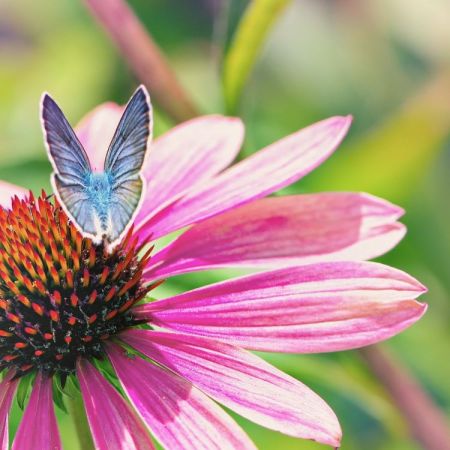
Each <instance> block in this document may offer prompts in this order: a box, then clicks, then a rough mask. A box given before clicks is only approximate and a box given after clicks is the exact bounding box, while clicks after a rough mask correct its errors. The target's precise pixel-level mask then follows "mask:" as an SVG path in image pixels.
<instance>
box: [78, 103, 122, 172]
mask: <svg viewBox="0 0 450 450" xmlns="http://www.w3.org/2000/svg"><path fill="white" fill-rule="evenodd" d="M124 109H125V108H124V107H123V106H119V105H117V104H116V103H111V102H108V103H103V104H102V105H99V106H97V108H95V109H94V110H92V111H91V112H90V113H89V114H88V115H86V116H85V117H84V118H83V119H82V120H81V122H80V123H79V124H78V125H77V127H76V128H75V132H76V134H77V136H78V139H79V140H80V142H81V144H82V145H83V147H84V149H85V150H86V153H87V154H88V156H89V160H90V162H91V166H92V168H93V169H94V170H95V171H98V172H100V171H102V170H103V165H104V162H105V156H106V152H107V150H108V147H109V144H110V143H111V139H112V137H113V135H114V132H115V131H116V128H117V125H118V124H119V121H120V118H121V117H122V113H123V111H124Z"/></svg>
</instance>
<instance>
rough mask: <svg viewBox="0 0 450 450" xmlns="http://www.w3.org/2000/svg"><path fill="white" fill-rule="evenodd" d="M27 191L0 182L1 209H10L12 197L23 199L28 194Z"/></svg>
mask: <svg viewBox="0 0 450 450" xmlns="http://www.w3.org/2000/svg"><path fill="white" fill-rule="evenodd" d="M28 192H29V191H28V190H27V189H24V188H22V187H19V186H16V185H15V184H11V183H7V182H6V181H0V206H2V207H3V208H10V207H11V199H12V198H13V197H14V196H17V197H19V198H24V197H25V196H26V195H27V194H28Z"/></svg>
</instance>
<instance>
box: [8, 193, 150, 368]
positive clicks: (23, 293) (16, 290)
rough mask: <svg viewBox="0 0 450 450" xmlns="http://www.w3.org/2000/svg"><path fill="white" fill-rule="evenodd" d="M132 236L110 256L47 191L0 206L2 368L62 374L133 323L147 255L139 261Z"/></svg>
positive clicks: (142, 290) (97, 353) (94, 355)
mask: <svg viewBox="0 0 450 450" xmlns="http://www.w3.org/2000/svg"><path fill="white" fill-rule="evenodd" d="M130 236H131V232H130V233H129V234H128V236H127V237H126V238H125V239H124V240H123V242H122V243H121V244H120V245H118V246H116V247H115V248H114V249H113V250H112V251H109V250H108V249H107V247H106V246H105V245H103V244H100V245H96V244H94V242H93V241H92V240H91V239H88V238H84V237H83V236H82V235H81V234H80V232H79V231H78V230H77V229H76V227H75V226H74V225H73V224H72V223H70V221H69V220H68V218H67V216H66V214H65V213H64V211H63V210H62V209H61V207H60V206H59V205H57V204H53V203H51V202H50V201H48V200H47V198H46V196H45V194H43V195H42V196H41V197H40V198H39V199H37V200H35V199H34V198H33V197H32V196H31V195H30V197H29V198H28V199H26V200H19V199H17V198H15V199H13V201H12V208H11V209H10V210H5V209H3V208H1V207H0V370H2V369H4V368H7V367H9V368H14V369H15V370H16V372H17V374H18V375H23V374H24V373H26V372H28V371H31V370H34V369H38V370H41V371H46V372H50V373H59V374H60V375H61V376H63V375H64V376H65V375H67V374H70V373H72V372H73V371H74V370H75V365H76V361H77V358H79V357H80V356H81V357H88V358H99V357H101V356H102V354H103V342H104V341H105V340H107V339H109V338H111V337H112V336H114V335H116V334H117V333H118V332H120V331H121V330H123V329H124V328H127V327H130V326H132V325H135V324H136V321H135V319H134V318H133V316H132V314H131V313H130V308H131V306H133V305H134V304H135V303H136V302H138V301H139V300H141V299H142V298H143V297H144V296H145V295H146V293H147V292H148V290H149V288H145V287H144V286H143V284H142V282H141V276H142V271H143V268H144V266H145V262H146V260H147V258H148V255H146V256H145V257H144V258H142V259H140V260H139V259H138V257H137V254H138V251H137V249H136V245H135V244H134V245H133V244H131V243H130Z"/></svg>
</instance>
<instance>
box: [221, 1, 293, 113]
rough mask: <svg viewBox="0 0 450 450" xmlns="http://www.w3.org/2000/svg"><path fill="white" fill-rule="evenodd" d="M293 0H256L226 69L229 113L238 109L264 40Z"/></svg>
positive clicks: (226, 99) (239, 27)
mask: <svg viewBox="0 0 450 450" xmlns="http://www.w3.org/2000/svg"><path fill="white" fill-rule="evenodd" d="M290 1H291V0H253V1H252V2H250V4H249V6H248V8H247V10H246V12H245V14H244V16H243V18H242V20H241V22H240V24H239V26H238V29H237V31H236V34H235V37H234V39H233V42H232V44H231V47H230V49H229V50H228V53H227V55H226V58H225V63H224V68H223V87H224V96H225V102H226V109H227V111H228V113H233V112H234V111H235V110H236V107H237V104H238V102H239V98H240V95H241V91H242V88H243V87H244V84H245V81H246V80H247V78H248V76H249V74H250V71H251V69H252V67H253V65H254V64H255V62H256V58H257V56H258V53H259V51H260V50H261V46H262V45H263V43H264V39H265V37H266V36H267V34H268V33H269V31H270V29H271V27H272V25H273V24H274V23H275V21H276V19H277V18H278V16H279V15H280V14H281V13H282V12H283V10H284V8H285V7H286V6H287V5H288V4H289V3H290Z"/></svg>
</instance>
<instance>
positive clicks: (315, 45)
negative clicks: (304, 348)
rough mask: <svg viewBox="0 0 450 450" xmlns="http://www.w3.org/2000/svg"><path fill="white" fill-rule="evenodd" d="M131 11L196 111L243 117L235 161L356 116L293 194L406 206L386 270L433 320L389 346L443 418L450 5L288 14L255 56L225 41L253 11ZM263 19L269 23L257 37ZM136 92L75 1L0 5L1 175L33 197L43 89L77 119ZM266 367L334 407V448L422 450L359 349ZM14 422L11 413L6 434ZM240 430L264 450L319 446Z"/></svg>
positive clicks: (328, 5)
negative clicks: (308, 129)
mask: <svg viewBox="0 0 450 450" xmlns="http://www.w3.org/2000/svg"><path fill="white" fill-rule="evenodd" d="M130 3H131V5H132V6H133V8H134V9H135V11H136V12H137V14H138V15H139V17H140V18H141V19H142V20H143V22H144V23H145V25H146V27H147V28H148V29H149V30H151V32H152V34H153V36H154V37H155V39H156V41H157V42H158V44H159V45H160V46H161V48H162V50H163V51H164V52H165V53H166V54H167V56H168V59H169V61H170V63H171V64H172V66H173V68H174V70H175V71H176V72H177V74H178V76H179V78H180V79H181V82H182V84H183V85H184V86H185V87H186V89H187V91H188V92H189V94H190V95H191V96H192V97H193V99H194V101H195V102H196V103H197V105H198V107H199V108H200V110H201V111H202V112H203V113H212V112H219V113H220V112H223V111H224V110H225V109H224V105H225V104H228V105H233V106H234V105H238V104H239V105H240V109H239V110H237V111H236V114H238V115H240V116H242V118H243V119H244V121H245V124H246V126H247V137H246V143H245V147H244V149H243V155H248V154H251V153H252V152H253V151H256V150H257V149H259V148H261V147H262V146H264V145H266V144H268V143H270V142H272V141H274V140H276V139H278V138H280V137H282V136H284V135H286V134H288V133H290V132H293V131H295V130H297V129H299V128H301V127H303V126H305V125H308V124H310V123H312V122H314V121H315V120H318V119H321V118H324V117H327V116H330V115H333V114H348V113H352V114H353V115H354V117H355V122H354V125H353V127H352V130H351V132H350V134H349V136H348V138H347V140H346V141H345V143H344V145H343V146H342V147H341V149H340V150H339V151H338V152H337V153H336V154H335V155H334V156H333V157H332V158H331V159H330V161H328V162H326V163H325V164H324V166H323V167H322V168H319V169H318V170H317V171H316V172H315V173H313V174H311V175H310V176H308V177H307V178H306V179H304V180H301V181H300V182H299V183H297V184H296V185H294V186H291V187H289V188H288V189H286V192H290V193H301V192H309V191H326V190H367V191H369V192H371V193H373V194H377V195H382V196H383V197H385V198H387V199H389V200H392V201H396V202H397V203H399V204H400V205H401V206H403V207H405V208H406V210H407V214H406V216H405V219H404V222H405V223H406V224H407V225H408V228H409V233H408V235H407V236H406V238H405V239H404V241H403V242H402V243H401V244H400V245H399V246H398V247H397V248H396V249H395V250H393V251H392V252H391V253H390V254H389V255H386V256H385V257H383V258H381V260H382V261H383V262H386V263H389V264H392V265H394V266H396V267H399V268H402V269H404V270H406V271H408V272H410V273H412V274H413V275H415V276H416V277H418V278H419V279H420V280H421V281H423V282H424V283H425V284H426V285H427V286H428V287H429V289H430V292H429V294H428V295H427V296H426V299H427V301H428V302H429V303H430V308H429V310H428V312H427V314H426V316H425V317H424V318H423V320H421V321H420V322H419V323H418V324H416V325H415V326H414V327H412V328H411V329H410V330H407V331H406V332H404V333H403V334H401V335H400V336H398V337H396V338H394V339H392V340H391V341H390V343H389V345H391V346H392V347H393V349H394V351H396V353H397V355H398V357H399V358H400V359H401V360H402V362H403V363H404V364H406V365H407V366H408V367H409V368H411V370H412V371H413V373H414V374H415V375H416V376H417V377H418V378H419V379H420V380H421V382H422V383H423V384H424V386H425V387H426V389H427V390H428V392H429V393H430V394H431V395H432V396H433V397H434V399H435V400H436V402H437V403H438V404H439V405H440V406H441V407H442V408H443V409H444V410H446V411H447V412H450V383H449V382H448V380H449V379H450V359H449V358H448V346H449V342H450V328H449V321H450V309H449V307H448V306H449V293H450V209H449V207H448V202H449V200H448V196H449V193H450V181H449V180H450V176H449V175H450V148H449V147H450V140H449V134H450V133H449V130H450V74H449V72H448V71H447V70H448V68H449V63H450V51H449V50H450V15H449V14H448V3H447V2H446V1H445V0H435V1H434V2H427V1H426V0H413V1H412V2H405V1H402V0H395V1H392V2H385V1H383V0H375V1H372V2H358V1H353V0H340V1H337V0H336V1H334V2H327V1H324V0H322V1H318V0H304V1H302V2H292V3H291V4H289V6H288V7H287V8H286V9H285V10H284V11H283V14H282V15H281V17H280V18H279V20H278V21H277V22H276V23H273V24H272V25H273V29H272V30H271V32H270V33H268V38H267V40H266V42H264V43H263V42H262V40H261V39H260V38H261V37H262V36H264V35H265V34H266V31H268V29H267V30H263V29H255V28H254V27H257V26H258V21H256V22H254V23H252V24H251V25H252V27H253V28H252V27H251V29H247V31H246V33H250V34H252V33H253V38H255V36H256V38H255V39H256V41H258V40H261V42H260V43H261V44H263V45H262V46H261V49H260V50H261V55H260V57H259V59H258V60H255V59H254V58H253V56H254V55H256V52H255V53H252V50H251V51H250V55H249V54H248V53H246V52H248V49H247V50H246V49H245V48H241V49H236V47H233V45H234V43H236V42H237V41H234V43H233V36H234V34H233V33H234V31H235V30H236V29H237V28H239V25H238V23H239V19H240V17H242V15H243V11H244V10H245V8H246V6H247V2H245V1H243V0H242V1H239V0H233V1H229V2H227V1H224V2H220V1H218V0H217V1H214V0H196V1H194V0H189V1H185V2H177V1H175V0H170V1H162V0H159V1H158V0H153V1H151V2H144V1H140V0H134V1H130ZM255 3H256V2H255ZM269 3H270V2H269ZM281 3H284V2H281ZM44 12H45V13H44ZM38 17H39V20H37V18H38ZM269 22H270V20H269V21H264V20H263V21H262V23H263V25H264V26H267V25H268V23H269ZM247 39H252V38H251V37H249V35H248V34H244V36H242V35H241V40H243V43H244V44H246V43H247V44H248V41H247ZM258 44H259V42H258ZM227 49H231V52H238V51H243V52H244V53H243V54H242V55H241V56H240V58H241V61H240V60H239V58H236V57H235V58H233V56H232V55H233V53H231V56H229V58H230V59H229V60H228V66H227V63H225V68H224V66H223V62H224V61H227V59H226V57H225V52H226V51H227ZM224 57H225V58H224ZM231 60H233V62H230V61H231ZM253 63H255V65H254V67H252V65H253ZM242 64H244V65H245V67H242ZM223 70H225V86H228V88H227V89H225V93H226V94H227V95H228V96H231V97H229V98H225V99H224V98H223V96H222V80H221V74H222V71H223ZM239 71H242V72H241V73H239ZM227 74H229V75H227ZM230 74H231V75H230ZM249 74H251V75H250V78H249V79H248V80H247V82H246V87H245V89H244V90H243V91H241V89H240V88H241V87H242V86H243V81H244V80H245V78H247V76H248V75H249ZM227 76H233V77H238V81H237V84H234V85H233V83H232V82H230V81H229V82H228V84H227V81H226V80H227ZM136 84H137V81H136V80H135V79H134V78H133V76H132V75H131V73H130V72H129V70H128V69H127V67H126V66H125V65H124V62H123V61H122V60H121V59H120V58H119V56H118V54H117V52H116V51H115V50H114V49H113V47H112V45H111V44H110V42H109V41H108V39H107V38H106V37H105V35H104V34H103V32H102V31H101V30H100V29H99V28H98V26H97V25H96V24H95V23H94V22H93V20H92V18H91V17H90V16H89V15H88V13H87V12H86V10H85V9H84V8H83V6H82V4H81V3H80V2H74V1H72V0H61V1H59V2H52V1H50V0H41V1H40V2H34V1H32V0H22V1H21V2H2V3H0V179H5V180H8V181H10V182H14V183H17V184H20V185H23V186H26V187H28V188H30V189H33V190H34V191H36V192H39V191H40V190H41V189H42V188H45V189H47V190H49V181H48V179H49V173H50V165H49V163H48V161H47V160H46V157H45V151H44V146H43V143H42V136H41V131H40V124H39V120H38V103H39V98H40V96H41V93H42V92H43V91H47V90H48V91H50V92H51V93H52V95H53V96H54V97H55V98H56V99H57V100H58V102H59V103H60V104H61V105H62V106H63V108H64V111H65V112H66V114H67V115H68V117H69V119H70V120H71V122H72V123H76V122H77V121H78V120H79V119H80V118H81V117H82V116H83V114H85V113H86V112H87V111H89V110H90V109H91V108H93V107H94V106H95V105H97V104H98V103H100V102H103V101H106V100H114V101H118V102H124V101H125V100H126V99H127V98H128V96H129V94H130V92H131V91H132V89H133V88H134V87H135V85H136ZM230 86H231V87H230ZM233 96H235V97H233ZM155 125H156V130H155V131H156V134H157V135H158V134H161V133H162V132H163V131H165V130H166V129H167V128H169V127H170V125H171V121H170V119H168V118H167V117H166V116H165V115H164V114H162V113H161V112H160V111H159V110H158V106H157V105H156V118H155ZM232 274H234V272H231V271H218V272H216V273H211V274H200V275H189V276H182V277H179V278H177V279H174V280H172V281H170V282H168V283H166V284H165V285H163V286H162V287H161V288H159V292H158V295H160V296H165V295H170V294H172V293H174V292H179V291H181V290H184V289H186V288H190V287H193V286H198V285H201V284H205V283H207V282H213V281H215V280H218V279H221V278H223V277H229V276H231V275H232ZM265 357H266V358H267V359H268V360H269V361H270V362H272V363H273V364H275V365H277V366H279V367H280V368H282V369H283V370H284V371H286V372H287V373H290V374H292V375H293V376H295V377H297V378H298V379H300V380H302V381H303V382H305V383H306V384H308V385H309V386H311V387H312V388H313V389H315V390H316V391H317V392H318V393H320V394H321V395H322V396H323V397H324V398H325V399H326V400H327V401H328V402H329V403H330V405H332V407H333V408H334V409H335V411H336V412H337V414H338V416H339V418H340V420H341V422H342V426H343V430H344V440H343V448H345V449H349V450H351V449H355V450H359V449H362V448H364V449H365V450H375V449H392V450H403V449H404V450H406V449H408V450H411V449H416V448H419V447H418V446H417V445H416V444H415V443H413V442H412V441H411V439H410V438H409V435H408V432H407V429H406V426H405V424H404V422H403V420H402V418H401V416H400V415H399V413H398V412H397V410H396V409H395V407H394V406H393V405H392V404H391V402H390V400H389V398H388V396H387V395H386V393H385V392H384V391H383V388H382V387H381V386H380V385H379V384H378V383H377V380H376V379H374V378H373V376H372V375H371V374H370V373H369V371H368V370H367V368H366V367H365V365H364V364H363V363H362V361H361V360H360V358H359V356H358V354H357V353H356V352H343V353H340V354H330V355H307V356H306V355H304V356H302V355H298V356H297V355H265ZM19 417H20V408H19V406H18V405H17V404H16V405H15V406H14V411H13V413H12V416H11V428H12V432H14V430H15V429H16V427H17V424H18V421H19ZM58 417H59V420H60V424H61V430H62V435H63V438H64V443H65V448H66V449H68V450H72V449H73V450H75V449H76V448H77V447H76V444H75V443H76V439H75V438H74V430H73V429H72V426H71V423H70V420H69V418H68V416H67V415H66V414H64V413H63V412H62V411H58ZM238 420H239V421H240V423H242V424H243V426H244V427H245V429H246V430H247V431H248V432H249V433H250V435H251V436H252V438H253V439H254V440H255V442H256V444H257V445H258V446H259V448H261V449H273V448H282V449H294V448H304V449H318V448H321V446H319V445H317V444H314V443H310V442H306V441H300V440H296V439H292V438H288V437H285V436H282V435H280V434H278V433H274V432H270V431H267V430H264V429H262V428H261V427H258V426H256V425H253V424H251V423H249V422H247V421H244V420H242V419H238Z"/></svg>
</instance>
